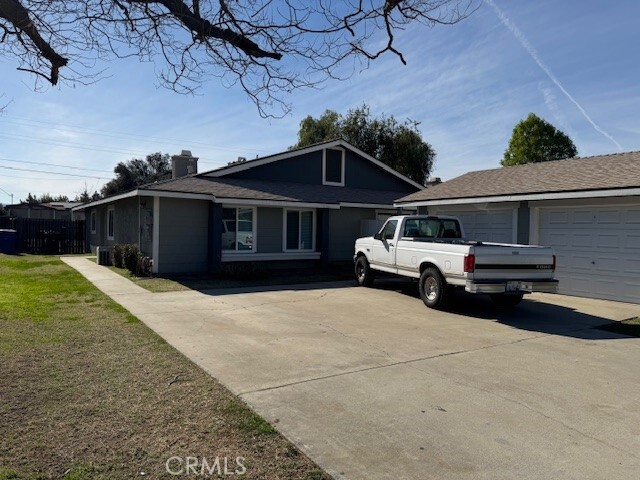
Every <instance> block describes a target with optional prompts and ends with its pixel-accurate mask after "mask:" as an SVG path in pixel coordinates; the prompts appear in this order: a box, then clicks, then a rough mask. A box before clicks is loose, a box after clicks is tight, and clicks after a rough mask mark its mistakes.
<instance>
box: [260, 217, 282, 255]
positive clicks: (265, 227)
mask: <svg viewBox="0 0 640 480" xmlns="http://www.w3.org/2000/svg"><path fill="white" fill-rule="evenodd" d="M282 210H283V209H282V208H262V207H259V208H258V224H257V239H256V241H257V245H258V250H257V251H258V253H278V252H282V227H283V220H282V215H283V214H282Z"/></svg>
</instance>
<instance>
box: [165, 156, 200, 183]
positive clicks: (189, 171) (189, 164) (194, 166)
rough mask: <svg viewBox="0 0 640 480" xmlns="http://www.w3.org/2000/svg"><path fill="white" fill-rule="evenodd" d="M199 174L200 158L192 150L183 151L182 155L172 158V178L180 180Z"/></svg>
mask: <svg viewBox="0 0 640 480" xmlns="http://www.w3.org/2000/svg"><path fill="white" fill-rule="evenodd" d="M196 173H198V158H197V157H194V156H193V155H191V151H190V150H182V153H181V154H180V155H172V156H171V178H180V177H184V176H186V175H195V174H196Z"/></svg>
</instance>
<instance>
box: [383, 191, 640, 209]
mask: <svg viewBox="0 0 640 480" xmlns="http://www.w3.org/2000/svg"><path fill="white" fill-rule="evenodd" d="M634 195H640V188H614V189H607V190H580V191H570V192H549V193H523V194H514V195H495V196H487V197H466V198H442V199H434V200H418V201H409V202H400V201H396V202H394V204H393V205H394V207H397V208H401V207H428V206H431V205H468V204H473V203H480V202H484V203H498V202H520V201H525V200H529V201H534V200H563V199H573V198H606V197H626V196H634Z"/></svg>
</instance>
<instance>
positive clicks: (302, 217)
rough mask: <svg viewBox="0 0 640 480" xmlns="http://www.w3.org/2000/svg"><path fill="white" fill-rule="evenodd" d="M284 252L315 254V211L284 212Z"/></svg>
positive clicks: (288, 210)
mask: <svg viewBox="0 0 640 480" xmlns="http://www.w3.org/2000/svg"><path fill="white" fill-rule="evenodd" d="M283 231H284V232H283V243H284V251H285V252H291V251H297V252H313V251H315V248H316V245H315V243H316V241H315V240H316V226H315V211H314V210H291V209H285V211H284V228H283Z"/></svg>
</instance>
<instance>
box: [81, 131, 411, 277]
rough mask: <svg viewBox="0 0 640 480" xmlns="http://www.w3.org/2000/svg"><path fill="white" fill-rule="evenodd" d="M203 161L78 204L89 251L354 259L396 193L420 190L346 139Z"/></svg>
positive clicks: (185, 260)
mask: <svg viewBox="0 0 640 480" xmlns="http://www.w3.org/2000/svg"><path fill="white" fill-rule="evenodd" d="M197 161H198V159H197V158H195V157H193V156H192V155H191V153H190V152H189V151H183V152H182V154H180V155H174V156H173V157H172V169H173V175H172V177H173V178H172V179H171V180H166V181H162V182H156V183H153V184H149V185H144V186H141V187H138V188H137V189H135V190H133V191H130V192H127V193H123V194H120V195H115V196H112V197H108V198H104V199H101V200H97V201H93V202H90V203H87V204H84V205H82V206H79V207H76V208H75V211H80V210H84V211H85V212H87V213H86V215H87V226H88V230H89V231H88V239H89V243H90V245H91V248H92V249H95V247H97V246H103V247H104V246H112V245H114V244H116V243H135V244H138V245H139V247H140V249H141V250H142V252H143V253H145V254H146V255H148V256H150V257H151V258H152V259H153V271H154V272H156V273H161V274H167V273H185V272H192V273H195V272H199V273H203V272H216V271H218V270H219V269H220V268H221V266H222V264H224V263H227V262H246V261H268V262H270V265H274V266H276V265H283V264H287V265H289V264H290V263H291V262H298V263H299V262H305V263H309V262H315V263H318V262H320V263H321V264H323V265H326V264H328V263H330V262H340V261H349V260H351V258H352V255H353V245H354V241H355V239H356V238H357V237H359V236H361V235H363V234H371V233H372V232H373V231H375V230H376V229H377V228H378V227H379V226H380V224H381V221H383V220H384V219H385V218H387V217H389V216H390V215H393V214H395V213H396V212H397V211H398V209H396V208H395V207H394V206H393V201H394V200H395V199H396V198H399V197H402V196H405V195H408V194H410V193H413V192H416V191H418V190H420V189H422V188H423V187H422V186H421V185H420V184H418V183H416V182H414V181H412V180H410V179H409V178H407V177H405V176H403V175H401V174H400V173H398V172H397V171H395V170H393V169H391V168H390V167H388V166H387V165H385V164H383V163H382V162H380V161H378V160H376V159H375V158H373V157H371V156H369V155H367V154H366V153H364V152H362V151H360V150H358V149H357V148H355V147H354V146H352V145H350V144H348V143H347V142H345V141H343V140H335V141H329V142H324V143H320V144H317V145H313V146H309V147H305V148H300V149H296V150H290V151H286V152H281V153H278V154H275V155H269V156H266V157H261V158H256V159H255V160H245V159H242V158H240V159H239V160H238V161H236V162H232V163H230V164H228V165H227V166H224V167H222V168H218V169H216V170H212V171H208V172H204V173H197ZM413 211H415V210H413ZM274 262H275V263H274Z"/></svg>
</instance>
